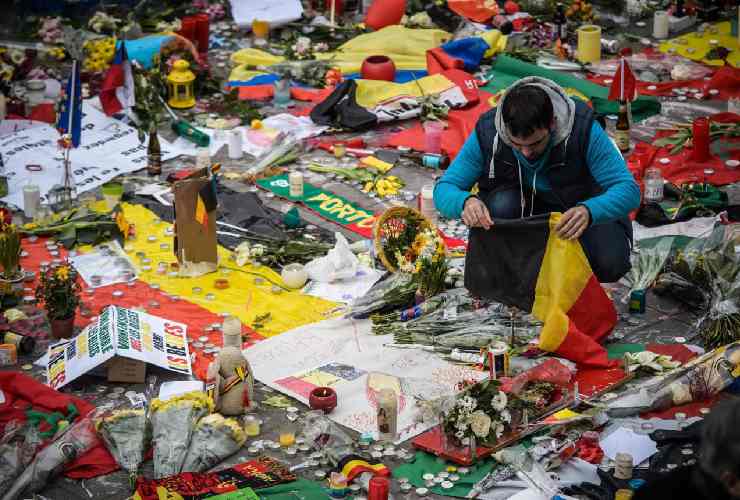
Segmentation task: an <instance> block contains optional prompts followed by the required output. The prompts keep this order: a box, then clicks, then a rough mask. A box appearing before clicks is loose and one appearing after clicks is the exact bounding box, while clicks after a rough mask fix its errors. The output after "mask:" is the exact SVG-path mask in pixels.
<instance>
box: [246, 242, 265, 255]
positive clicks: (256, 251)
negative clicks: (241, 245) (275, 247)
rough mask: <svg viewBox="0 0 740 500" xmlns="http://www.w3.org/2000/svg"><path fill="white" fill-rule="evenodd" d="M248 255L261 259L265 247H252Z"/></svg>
mask: <svg viewBox="0 0 740 500" xmlns="http://www.w3.org/2000/svg"><path fill="white" fill-rule="evenodd" d="M249 255H251V256H252V257H262V256H263V255H265V246H264V245H259V244H258V245H254V246H253V247H252V251H251V252H249Z"/></svg>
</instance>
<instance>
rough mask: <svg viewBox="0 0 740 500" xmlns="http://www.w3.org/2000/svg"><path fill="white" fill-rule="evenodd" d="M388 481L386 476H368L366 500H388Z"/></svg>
mask: <svg viewBox="0 0 740 500" xmlns="http://www.w3.org/2000/svg"><path fill="white" fill-rule="evenodd" d="M389 493H390V481H388V478H387V477H382V476H375V477H372V478H370V484H368V488H367V500H388V494H389Z"/></svg>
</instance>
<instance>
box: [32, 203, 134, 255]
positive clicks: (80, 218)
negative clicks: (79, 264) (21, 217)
mask: <svg viewBox="0 0 740 500" xmlns="http://www.w3.org/2000/svg"><path fill="white" fill-rule="evenodd" d="M130 227H131V226H130V224H129V223H128V222H127V221H126V218H125V217H124V215H123V210H122V209H121V208H120V207H117V208H115V209H114V210H113V211H112V212H108V213H99V212H93V211H90V210H88V209H87V208H75V209H72V210H69V211H63V212H60V213H57V214H54V215H53V216H51V217H50V218H48V219H45V220H42V221H39V222H32V223H29V224H26V225H24V226H22V227H21V232H22V233H24V234H35V235H37V236H55V237H56V239H57V241H59V242H60V243H61V244H62V245H64V247H65V248H68V249H69V248H72V247H74V246H75V245H76V244H78V243H79V244H83V245H97V244H98V243H102V242H103V241H106V240H110V239H115V240H118V242H119V243H123V240H124V239H125V238H126V237H127V236H128V232H129V230H130Z"/></svg>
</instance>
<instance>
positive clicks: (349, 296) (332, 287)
mask: <svg viewBox="0 0 740 500" xmlns="http://www.w3.org/2000/svg"><path fill="white" fill-rule="evenodd" d="M381 276H383V274H382V273H381V272H379V271H376V270H375V269H370V268H369V267H366V266H360V268H359V269H358V270H357V274H356V275H355V277H354V278H352V279H349V280H340V281H334V282H332V283H320V282H318V281H311V282H310V283H309V284H308V285H306V287H305V288H304V289H303V293H304V294H305V295H313V296H314V297H321V298H322V299H326V300H331V301H333V302H344V303H345V304H349V303H351V302H352V301H354V300H355V299H357V298H359V297H362V296H363V295H365V294H366V293H367V291H368V290H370V288H372V286H373V285H374V284H375V282H376V281H378V280H379V279H380V277H381Z"/></svg>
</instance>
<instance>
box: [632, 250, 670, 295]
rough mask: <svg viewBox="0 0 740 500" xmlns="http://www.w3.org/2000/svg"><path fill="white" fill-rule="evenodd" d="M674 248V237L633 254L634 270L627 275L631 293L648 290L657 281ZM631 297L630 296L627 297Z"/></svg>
mask: <svg viewBox="0 0 740 500" xmlns="http://www.w3.org/2000/svg"><path fill="white" fill-rule="evenodd" d="M672 247H673V237H668V238H661V240H660V241H659V242H658V243H657V244H656V245H655V246H653V247H650V248H640V249H639V251H638V252H633V253H632V256H631V259H632V268H631V269H630V272H629V274H628V275H627V280H628V281H629V283H630V292H633V291H635V290H647V289H648V288H649V287H650V285H652V283H653V282H654V281H655V278H657V276H658V274H660V272H661V271H662V270H663V266H664V265H665V263H666V261H667V260H668V257H669V256H670V254H671V248H672ZM625 297H627V298H628V297H629V294H627V295H625Z"/></svg>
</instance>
